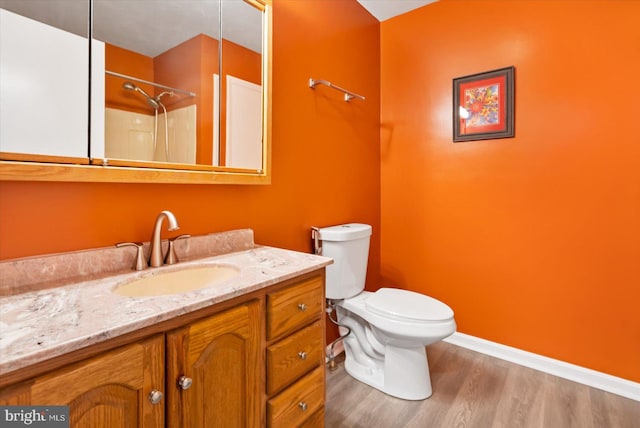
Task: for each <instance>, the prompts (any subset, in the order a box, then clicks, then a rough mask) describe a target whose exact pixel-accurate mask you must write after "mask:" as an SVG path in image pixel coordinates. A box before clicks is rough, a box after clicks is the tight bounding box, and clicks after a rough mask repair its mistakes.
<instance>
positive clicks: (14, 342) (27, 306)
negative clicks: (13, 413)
mask: <svg viewBox="0 0 640 428" xmlns="http://www.w3.org/2000/svg"><path fill="white" fill-rule="evenodd" d="M331 262H332V260H331V259H329V258H326V257H321V256H316V255H312V254H306V253H300V252H296V251H290V250H284V249H279V248H273V247H260V246H259V247H256V248H252V249H249V250H244V251H239V252H235V253H231V254H225V255H218V256H215V257H207V258H203V259H200V260H194V261H188V262H181V263H180V264H179V265H174V266H165V267H160V268H152V269H153V273H154V274H156V273H160V272H161V271H162V270H174V269H176V268H177V267H188V266H197V265H199V264H203V263H222V264H228V265H232V266H236V267H237V268H239V270H240V272H239V275H238V276H236V277H234V278H231V279H228V280H224V281H222V282H219V283H217V284H215V285H214V286H212V287H208V288H203V289H200V290H195V291H190V292H186V293H181V294H172V295H165V296H154V297H125V296H121V295H118V294H116V293H114V292H112V290H113V289H114V288H115V287H116V286H118V285H119V284H121V283H122V282H128V281H130V280H131V279H132V278H135V277H138V276H145V275H149V274H150V272H151V271H152V270H151V269H147V270H144V271H140V272H133V271H132V272H129V273H125V274H118V275H113V276H109V277H106V278H102V279H95V280H88V281H83V282H77V283H74V284H70V285H65V286H61V287H56V288H51V289H45V290H41V291H35V292H29V293H23V294H17V295H13V296H8V297H3V298H1V299H0V375H4V374H7V373H10V372H13V371H15V370H19V369H22V368H25V367H28V366H30V365H32V364H35V363H38V362H42V361H45V360H47V359H50V358H53V357H56V356H59V355H63V354H66V353H68V352H71V351H74V350H77V349H80V348H84V347H87V346H91V345H94V344H97V343H100V342H103V341H106V340H108V339H111V338H113V337H117V336H119V335H122V334H126V333H129V332H132V331H135V330H139V329H141V328H144V327H147V326H151V325H153V324H156V323H159V322H162V321H166V320H169V319H172V318H175V317H177V316H180V315H183V314H186V313H189V312H193V311H196V310H198V309H202V308H205V307H207V306H211V305H213V304H216V303H219V302H222V301H225V300H229V299H232V298H234V297H237V296H241V295H243V294H246V293H249V292H251V291H254V290H258V289H261V288H264V287H267V286H270V285H273V284H276V283H278V282H281V281H284V280H287V279H290V278H294V277H296V276H298V275H301V274H304V273H307V272H311V271H314V270H317V269H320V268H322V267H325V266H327V265H329V264H331Z"/></svg>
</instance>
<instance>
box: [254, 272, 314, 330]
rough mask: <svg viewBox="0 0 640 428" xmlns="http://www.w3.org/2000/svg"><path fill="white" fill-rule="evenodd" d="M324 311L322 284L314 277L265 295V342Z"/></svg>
mask: <svg viewBox="0 0 640 428" xmlns="http://www.w3.org/2000/svg"><path fill="white" fill-rule="evenodd" d="M323 309H324V283H323V281H322V277H314V278H311V279H308V280H306V281H303V282H301V283H300V284H297V285H294V286H292V287H289V288H285V289H284V290H280V291H276V292H275V293H270V294H268V295H267V340H271V339H275V338H276V337H278V336H281V335H282V334H284V333H288V332H291V331H293V330H295V329H296V328H298V327H300V326H302V325H304V324H305V323H307V322H310V321H311V320H313V319H314V318H317V317H319V316H320V315H321V314H322V311H323Z"/></svg>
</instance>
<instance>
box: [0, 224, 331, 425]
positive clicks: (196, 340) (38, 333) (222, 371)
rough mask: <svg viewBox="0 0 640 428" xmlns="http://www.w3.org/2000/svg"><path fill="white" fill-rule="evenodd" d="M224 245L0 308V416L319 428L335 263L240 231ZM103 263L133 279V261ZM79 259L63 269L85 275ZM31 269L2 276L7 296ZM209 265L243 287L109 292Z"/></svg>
mask: <svg viewBox="0 0 640 428" xmlns="http://www.w3.org/2000/svg"><path fill="white" fill-rule="evenodd" d="M229 233H232V234H235V235H233V238H232V239H231V241H235V242H233V243H231V244H229V240H225V237H224V236H222V235H224V234H212V235H207V236H203V237H194V238H191V239H189V240H186V241H185V242H180V244H181V247H178V248H177V251H178V253H179V254H187V256H186V257H185V256H183V258H182V259H183V260H185V261H182V262H180V264H179V265H177V266H168V267H163V268H156V269H154V271H153V272H151V271H150V269H147V270H145V271H142V272H134V271H129V272H126V273H122V272H120V273H117V274H112V273H109V274H105V272H102V273H96V272H93V273H90V274H86V275H85V278H93V277H95V279H88V280H83V281H71V282H69V280H68V279H58V280H57V281H58V282H62V283H64V284H63V285H59V286H55V287H52V288H44V289H39V290H33V291H30V292H27V293H20V294H13V295H9V296H5V297H3V298H2V299H0V302H1V303H0V311H2V314H3V315H2V318H0V322H2V326H1V328H0V375H1V376H0V404H1V405H27V404H32V405H68V406H70V418H71V426H73V427H95V426H140V427H162V426H168V427H197V426H224V427H236V426H237V427H261V426H272V427H278V426H280V427H295V426H300V425H304V426H317V427H322V426H324V410H323V408H324V398H325V384H324V381H325V374H324V342H325V330H324V321H323V318H322V317H323V313H324V311H323V308H324V281H325V272H324V267H325V266H327V265H328V264H330V263H331V260H330V259H327V258H324V257H318V256H314V255H311V254H304V253H297V252H293V251H288V250H282V249H277V248H271V247H260V246H255V245H254V244H253V242H252V241H253V234H252V232H251V231H249V230H245V231H232V232H229ZM249 239H250V241H251V242H248V240H249ZM220 242H225V244H224V245H222V247H224V248H223V249H222V250H221V249H220V248H221V247H220V246H219V245H218V244H219V243H220ZM214 244H215V245H214ZM213 247H215V248H217V249H215V250H213V251H210V250H211V248H213ZM96 251H100V250H96ZM102 251H103V252H104V253H105V254H103V256H104V257H105V258H111V259H112V260H116V261H115V262H113V263H112V265H113V264H116V265H118V264H120V265H121V264H122V263H125V264H126V267H129V269H130V266H129V265H130V263H129V262H132V260H133V259H130V258H129V257H127V256H133V253H132V252H131V249H127V248H118V249H104V250H102ZM221 251H224V253H223V254H219V255H213V256H205V257H202V256H203V254H206V253H209V254H210V253H211V252H213V253H214V254H215V253H216V252H221ZM85 253H90V252H79V253H71V254H70V257H71V259H73V257H75V259H77V260H76V262H77V263H76V262H74V261H73V260H71V261H69V262H68V263H67V266H71V267H74V266H76V265H77V266H81V265H87V263H88V264H89V265H91V264H92V263H91V262H87V259H90V258H91V257H90V256H91V254H89V255H88V254H85ZM61 257H62V258H63V257H64V255H57V256H54V258H55V260H56V261H58V262H59V260H60V258H61ZM38 262H39V263H42V262H43V260H37V259H26V260H20V261H9V262H2V263H0V272H1V273H2V274H3V275H2V276H3V278H5V279H3V280H2V281H4V282H5V284H2V286H3V290H6V289H8V288H9V285H10V284H8V283H7V282H10V281H11V280H12V279H11V278H14V279H13V280H14V281H19V279H16V273H17V272H19V271H20V270H21V269H27V270H28V269H29V266H30V265H29V264H30V263H35V265H37V263H38ZM212 263H215V264H221V265H226V266H235V267H237V268H238V275H237V276H236V277H234V278H231V279H225V280H223V281H220V282H218V283H216V284H214V285H212V286H211V287H205V288H201V289H199V290H194V291H189V292H186V293H178V294H168V295H161V296H150V297H127V296H122V295H119V294H117V293H114V292H113V290H114V289H115V288H117V287H118V286H119V285H121V284H123V283H126V282H127V281H131V280H132V279H134V280H135V279H139V278H140V277H144V276H148V275H162V274H164V272H162V271H163V270H168V271H169V270H170V271H175V270H176V269H195V268H197V267H198V266H202V265H203V264H212ZM35 265H34V266H35ZM93 265H94V266H95V263H94V264H93ZM69 269H71V268H68V269H67V270H69ZM111 269H113V267H111ZM56 270H58V271H61V269H59V268H56V267H55V266H53V267H52V269H50V271H56ZM71 270H72V269H71ZM80 270H82V268H80ZM156 272H158V273H156ZM7 278H8V279H7ZM31 281H32V282H33V279H32V280H31ZM13 287H14V288H15V287H16V285H15V284H14V285H13ZM31 287H33V286H31ZM40 288H42V287H40ZM5 294H6V293H5Z"/></svg>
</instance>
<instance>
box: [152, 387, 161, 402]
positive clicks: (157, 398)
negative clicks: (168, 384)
mask: <svg viewBox="0 0 640 428" xmlns="http://www.w3.org/2000/svg"><path fill="white" fill-rule="evenodd" d="M149 401H151V404H158V403H159V402H160V401H162V392H160V391H158V390H157V389H154V390H153V391H151V392H150V393H149Z"/></svg>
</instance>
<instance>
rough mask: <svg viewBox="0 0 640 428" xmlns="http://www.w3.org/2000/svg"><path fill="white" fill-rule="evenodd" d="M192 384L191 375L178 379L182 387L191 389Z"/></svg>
mask: <svg viewBox="0 0 640 428" xmlns="http://www.w3.org/2000/svg"><path fill="white" fill-rule="evenodd" d="M192 384H193V379H191V378H190V377H187V376H180V379H178V386H179V387H180V388H182V389H189V388H191V385H192Z"/></svg>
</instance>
